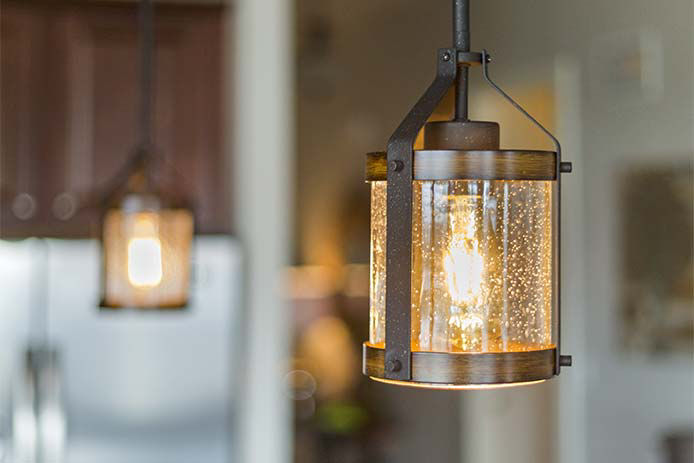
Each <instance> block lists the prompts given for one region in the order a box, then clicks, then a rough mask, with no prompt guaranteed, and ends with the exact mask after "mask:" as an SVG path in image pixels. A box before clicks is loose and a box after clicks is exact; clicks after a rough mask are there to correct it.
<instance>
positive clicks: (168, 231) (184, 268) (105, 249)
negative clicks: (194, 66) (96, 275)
mask: <svg viewBox="0 0 694 463" xmlns="http://www.w3.org/2000/svg"><path fill="white" fill-rule="evenodd" d="M153 15H154V12H153V7H152V3H151V1H150V0H142V1H141V2H140V4H139V34H140V66H141V68H140V92H141V93H140V98H141V101H140V142H139V144H138V147H137V149H136V152H135V155H134V157H133V159H132V160H131V161H130V162H129V163H128V165H127V166H126V167H125V169H124V170H123V171H122V172H121V174H119V175H117V176H116V179H115V180H114V182H113V186H112V188H110V191H109V193H108V194H107V195H106V199H105V200H104V201H103V203H102V206H103V211H102V222H101V226H102V233H101V239H102V265H103V270H102V302H101V307H102V308H123V307H132V308H143V309H146V308H182V307H185V305H186V304H187V301H188V290H189V280H190V253H191V244H192V239H193V213H192V212H191V210H190V208H189V207H188V205H187V202H186V201H185V200H184V199H182V198H180V197H178V195H177V194H173V193H170V192H169V190H167V188H166V187H167V186H170V187H172V188H171V190H174V189H175V185H173V184H167V183H166V182H165V181H164V180H163V179H162V176H163V175H162V174H164V173H166V167H167V166H166V165H165V163H164V162H163V160H162V159H161V158H160V157H158V156H157V155H156V154H155V152H154V149H153V144H152V114H151V113H152V100H153V79H152V70H153V50H154V31H153Z"/></svg>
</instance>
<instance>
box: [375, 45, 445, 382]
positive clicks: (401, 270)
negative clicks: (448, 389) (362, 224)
mask: <svg viewBox="0 0 694 463" xmlns="http://www.w3.org/2000/svg"><path fill="white" fill-rule="evenodd" d="M455 57H456V50H455V49H453V48H442V49H440V50H439V51H438V54H437V62H438V64H437V71H436V78H435V79H434V82H433V83H432V84H431V85H430V86H429V88H428V89H427V91H426V92H425V93H424V95H422V97H421V98H420V99H419V101H417V103H416V104H415V105H414V107H413V108H412V109H411V110H410V112H409V113H408V114H407V116H406V117H405V119H404V120H403V121H402V122H401V123H400V125H399V126H398V128H397V129H395V132H394V133H393V135H392V136H391V137H390V140H388V153H387V161H388V173H387V180H388V189H387V208H386V214H387V215H386V217H387V224H386V228H387V230H386V231H387V236H386V346H385V350H386V353H385V376H386V378H388V379H393V380H401V381H409V380H410V379H411V378H412V367H411V358H412V355H411V354H412V352H411V332H412V327H411V313H412V301H411V294H412V180H413V158H414V151H413V150H414V142H415V140H416V138H417V135H418V134H419V131H420V130H421V129H422V127H424V124H426V122H427V119H429V116H431V114H432V113H433V112H434V110H435V109H436V107H437V106H438V104H439V102H440V101H441V99H442V98H443V96H444V95H445V94H446V92H447V91H448V89H449V88H451V86H452V85H453V83H454V81H455V77H456V72H457V59H456V58H455Z"/></svg>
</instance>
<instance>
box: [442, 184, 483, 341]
mask: <svg viewBox="0 0 694 463" xmlns="http://www.w3.org/2000/svg"><path fill="white" fill-rule="evenodd" d="M479 200H480V197H479V196H477V195H451V196H449V205H450V213H449V241H448V246H447V247H446V249H445V254H444V256H443V268H444V273H445V283H446V288H447V290H448V294H449V296H450V302H451V306H450V319H449V321H448V324H449V341H450V343H451V344H453V346H455V347H456V348H458V349H460V350H463V351H479V350H484V349H486V347H487V346H486V342H485V341H486V336H484V329H485V320H486V316H487V314H486V312H487V310H486V304H487V301H488V295H487V293H488V291H487V287H488V285H487V284H486V281H485V265H486V262H485V260H486V259H485V255H484V253H483V250H482V243H480V239H479V236H480V234H479V233H478V232H479V230H478V228H479V221H478V220H477V210H478V208H477V203H478V201H479Z"/></svg>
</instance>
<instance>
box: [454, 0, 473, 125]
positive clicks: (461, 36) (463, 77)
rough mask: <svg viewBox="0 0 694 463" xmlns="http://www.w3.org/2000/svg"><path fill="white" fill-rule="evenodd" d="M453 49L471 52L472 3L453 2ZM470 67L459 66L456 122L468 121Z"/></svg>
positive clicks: (456, 82) (467, 0)
mask: <svg viewBox="0 0 694 463" xmlns="http://www.w3.org/2000/svg"><path fill="white" fill-rule="evenodd" d="M453 48H455V49H456V50H458V51H463V52H465V51H470V1H469V0H453ZM467 95H468V67H467V66H459V67H458V72H457V75H456V80H455V120H457V121H466V120H468V104H467V100H468V97H467Z"/></svg>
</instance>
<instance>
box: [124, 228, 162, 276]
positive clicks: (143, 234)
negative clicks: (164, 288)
mask: <svg viewBox="0 0 694 463" xmlns="http://www.w3.org/2000/svg"><path fill="white" fill-rule="evenodd" d="M133 235H134V236H133V238H130V239H129V240H128V280H129V281H130V284H132V285H133V286H137V287H152V286H157V285H158V284H159V283H161V279H162V259H161V241H160V240H159V238H158V237H157V233H156V227H155V224H154V223H153V221H152V220H150V219H149V218H142V217H138V218H136V219H135V224H134V226H133Z"/></svg>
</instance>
